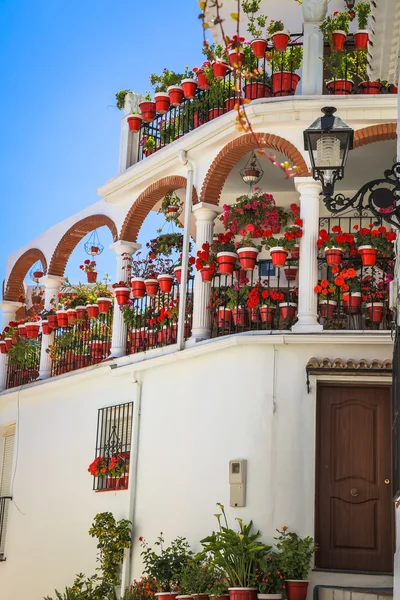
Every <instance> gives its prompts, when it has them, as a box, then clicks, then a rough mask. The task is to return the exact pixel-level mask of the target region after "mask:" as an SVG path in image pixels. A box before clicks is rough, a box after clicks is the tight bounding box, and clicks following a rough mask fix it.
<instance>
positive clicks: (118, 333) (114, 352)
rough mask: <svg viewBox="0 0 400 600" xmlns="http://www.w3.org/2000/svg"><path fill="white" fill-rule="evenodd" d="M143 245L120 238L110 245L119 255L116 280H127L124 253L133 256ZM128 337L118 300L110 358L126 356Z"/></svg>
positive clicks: (115, 304) (115, 305)
mask: <svg viewBox="0 0 400 600" xmlns="http://www.w3.org/2000/svg"><path fill="white" fill-rule="evenodd" d="M141 247H142V246H141V245H140V244H135V243H134V242H126V241H124V240H119V241H118V242H114V243H113V244H111V246H110V250H114V252H115V254H116V255H117V271H116V276H115V281H116V282H118V281H127V279H128V277H127V273H126V270H125V269H124V267H126V264H127V261H126V260H124V255H127V254H129V256H132V254H134V253H135V252H137V251H138V250H140V248H141ZM126 339H127V329H126V325H125V323H124V320H123V318H122V312H121V310H120V308H119V305H118V304H117V302H116V301H115V302H114V315H113V327H112V346H111V354H110V358H118V357H119V356H125V354H126Z"/></svg>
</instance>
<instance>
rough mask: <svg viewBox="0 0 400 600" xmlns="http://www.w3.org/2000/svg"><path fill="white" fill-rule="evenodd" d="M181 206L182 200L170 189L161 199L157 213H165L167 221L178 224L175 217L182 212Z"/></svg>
mask: <svg viewBox="0 0 400 600" xmlns="http://www.w3.org/2000/svg"><path fill="white" fill-rule="evenodd" d="M182 208H183V201H182V200H181V199H180V198H179V196H178V195H177V194H176V193H175V192H174V191H172V190H170V191H169V192H167V193H166V194H165V196H164V198H163V199H162V201H161V206H160V208H159V211H158V213H159V214H163V215H165V219H166V220H167V221H169V222H170V221H173V222H174V223H176V224H179V226H180V223H179V221H178V220H177V217H178V215H179V214H180V213H181V212H182Z"/></svg>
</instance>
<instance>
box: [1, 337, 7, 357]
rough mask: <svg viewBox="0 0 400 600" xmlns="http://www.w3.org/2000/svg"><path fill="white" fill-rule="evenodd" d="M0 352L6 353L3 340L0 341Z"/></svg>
mask: <svg viewBox="0 0 400 600" xmlns="http://www.w3.org/2000/svg"><path fill="white" fill-rule="evenodd" d="M0 354H7V348H6V343H5V341H4V340H1V341H0Z"/></svg>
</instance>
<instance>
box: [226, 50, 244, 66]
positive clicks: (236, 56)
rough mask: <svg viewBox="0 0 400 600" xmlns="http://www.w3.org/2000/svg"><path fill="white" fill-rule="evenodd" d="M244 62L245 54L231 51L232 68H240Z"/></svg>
mask: <svg viewBox="0 0 400 600" xmlns="http://www.w3.org/2000/svg"><path fill="white" fill-rule="evenodd" d="M243 61H244V54H243V52H237V51H236V50H230V52H229V64H230V65H231V67H237V68H240V67H241V66H242V64H243Z"/></svg>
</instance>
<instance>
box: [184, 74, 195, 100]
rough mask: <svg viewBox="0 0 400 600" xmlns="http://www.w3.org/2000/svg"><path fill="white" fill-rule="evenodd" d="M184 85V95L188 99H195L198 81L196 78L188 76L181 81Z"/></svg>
mask: <svg viewBox="0 0 400 600" xmlns="http://www.w3.org/2000/svg"><path fill="white" fill-rule="evenodd" d="M181 84H182V87H183V95H184V96H185V98H186V99H187V100H193V98H194V97H195V95H196V89H197V81H196V80H195V79H191V78H187V79H182V81H181Z"/></svg>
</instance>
